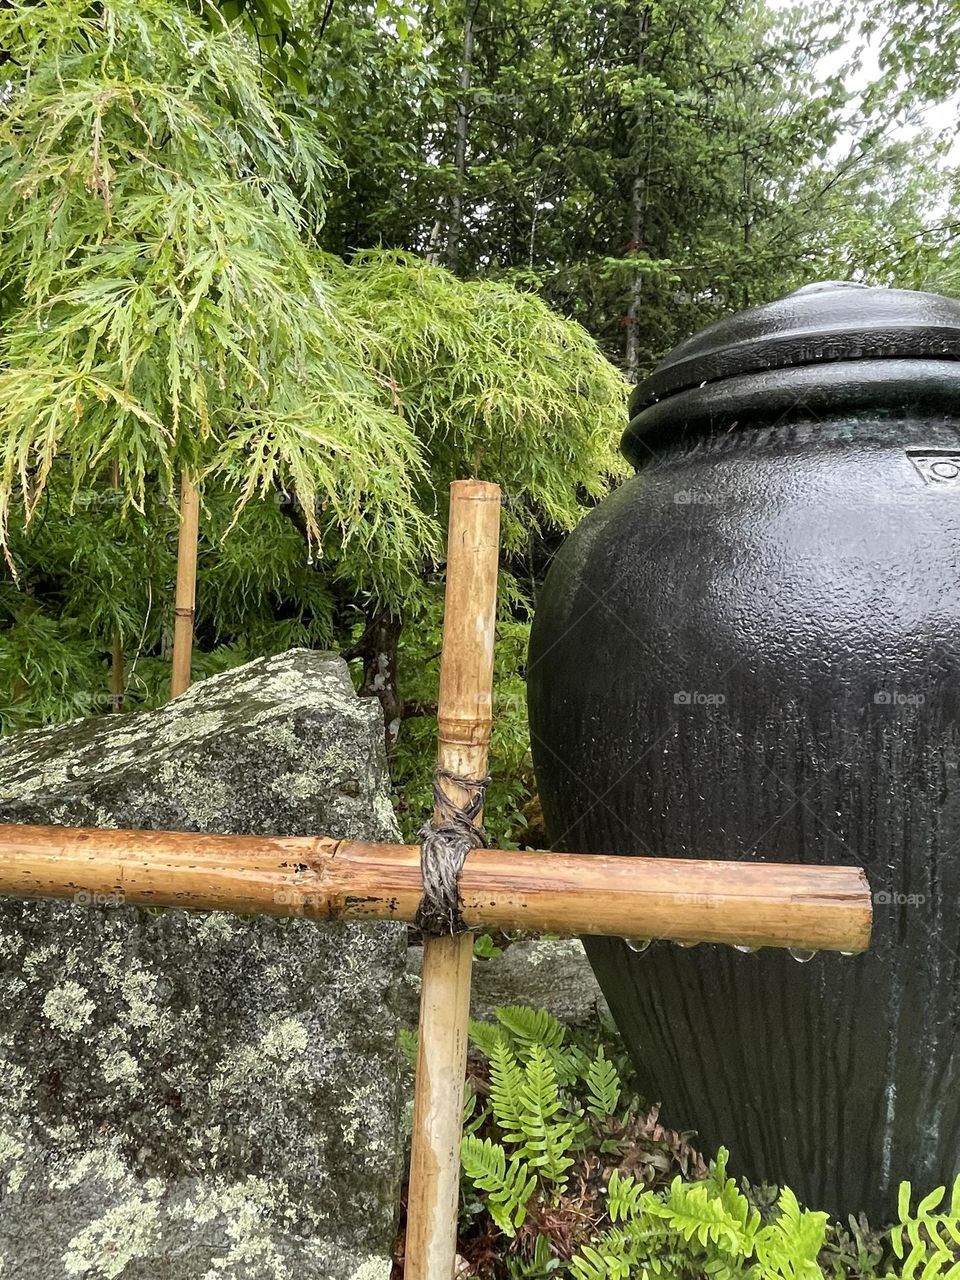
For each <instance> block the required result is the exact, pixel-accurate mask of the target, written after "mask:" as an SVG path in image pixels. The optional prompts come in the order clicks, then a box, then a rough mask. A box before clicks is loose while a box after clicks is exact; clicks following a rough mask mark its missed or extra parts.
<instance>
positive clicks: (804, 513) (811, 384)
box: [529, 284, 960, 1225]
mask: <svg viewBox="0 0 960 1280" xmlns="http://www.w3.org/2000/svg"><path fill="white" fill-rule="evenodd" d="M631 412H632V415H633V416H632V420H631V422H630V424H629V427H628V429H627V431H626V434H625V435H624V438H623V450H624V452H625V454H626V456H627V457H628V459H629V460H630V462H631V463H632V464H633V465H634V467H635V468H636V475H635V476H633V477H632V478H631V479H630V480H628V481H627V482H626V483H625V484H623V485H622V487H621V488H619V489H618V490H617V491H616V492H615V493H614V494H613V495H612V496H611V497H610V498H609V499H608V500H607V501H605V502H604V503H603V504H602V505H601V506H600V507H599V508H598V509H597V510H596V511H594V512H592V513H591V514H590V515H589V516H588V518H587V519H586V520H585V521H584V522H583V524H582V525H581V526H580V527H579V529H577V530H576V532H575V533H574V534H573V535H572V536H571V537H570V539H569V540H568V541H567V542H566V543H565V545H564V546H563V547H562V549H561V551H560V553H559V554H558V555H557V557H556V559H555V562H554V564H553V566H552V568H551V570H550V573H549V575H548V577H547V581H546V583H545V585H544V588H543V592H542V595H541V598H540V601H539V605H538V611H537V616H536V621H535V624H534V629H533V637H532V641H531V649H530V662H529V698H530V718H531V729H532V734H533V747H534V760H535V764H536V772H537V778H538V781H539V787H540V795H541V799H542V803H543V810H544V814H545V817H546V821H547V826H548V830H549V832H550V836H551V839H552V841H553V843H554V846H555V847H557V848H562V849H572V850H583V851H585V852H615V853H623V854H627V853H631V854H644V853H646V854H651V855H657V856H666V857H677V858H690V857H710V858H724V859H730V860H741V861H777V862H780V861H787V862H798V863H817V864H833V863H849V864H859V865H861V866H862V867H863V868H864V869H865V871H866V874H867V877H868V879H869V881H870V885H871V890H872V892H873V896H874V913H875V923H874V935H873V943H872V947H871V950H870V951H869V953H868V954H865V955H863V956H857V957H844V956H840V955H835V954H829V955H828V954H821V955H814V956H812V957H811V956H809V955H802V954H801V955H797V956H796V957H794V956H792V955H791V954H788V953H787V952H784V951H777V950H762V951H759V952H756V953H741V952H739V951H737V950H735V949H734V948H732V947H719V946H712V945H700V946H696V947H693V948H689V949H685V948H681V947H679V946H676V945H674V944H671V943H667V942H663V941H654V942H653V943H652V945H651V946H649V947H648V948H646V949H642V943H641V944H639V946H640V948H641V949H633V948H631V946H630V945H628V943H627V942H625V941H623V940H621V939H617V938H610V939H593V940H587V942H586V946H587V950H588V953H589V956H590V959H591V962H592V964H593V967H594V969H595V970H596V973H597V975H598V977H599V979H600V982H601V984H602V986H603V989H604V992H605V994H606V996H607V999H608V1000H609V1002H610V1006H611V1008H612V1010H613V1013H614V1015H615V1017H616V1019H617V1022H618V1024H619V1026H620V1028H621V1030H622V1032H623V1034H624V1036H625V1038H626V1040H627V1042H628V1044H629V1047H630V1050H631V1053H632V1055H633V1056H634V1058H635V1061H636V1063H637V1066H638V1068H639V1070H640V1073H641V1078H642V1079H643V1080H644V1081H645V1082H646V1086H647V1089H648V1097H649V1099H650V1100H651V1101H652V1100H654V1099H660V1100H662V1102H663V1117H664V1119H665V1121H666V1122H668V1123H670V1124H672V1125H673V1126H675V1127H677V1128H681V1129H695V1130H696V1131H697V1132H698V1133H699V1135H700V1141H701V1144H702V1146H703V1148H704V1150H705V1151H706V1152H707V1153H712V1152H713V1151H715V1149H716V1148H717V1146H718V1145H720V1144H721V1143H722V1144H724V1145H726V1146H727V1147H729V1148H730V1150H731V1168H732V1169H733V1170H734V1171H735V1172H736V1173H737V1174H738V1175H746V1176H747V1177H749V1178H750V1179H751V1180H752V1181H753V1182H764V1181H766V1182H774V1183H779V1184H784V1183H786V1184H788V1185H790V1186H792V1187H793V1189H794V1190H795V1191H796V1192H797V1193H798V1195H799V1196H800V1197H801V1199H803V1200H804V1201H805V1202H806V1203H807V1204H808V1205H809V1206H811V1207H814V1208H824V1209H828V1210H830V1211H832V1212H834V1213H842V1214H847V1213H849V1212H856V1211H860V1210H865V1211H866V1213H867V1214H868V1216H869V1217H870V1220H871V1221H872V1222H874V1223H875V1224H877V1225H879V1224H880V1223H882V1222H884V1221H887V1220H889V1219H890V1218H891V1217H892V1216H893V1215H894V1214H895V1210H896V1192H897V1186H898V1184H899V1182H900V1181H901V1180H902V1179H910V1180H911V1181H912V1182H913V1184H914V1188H915V1190H929V1189H932V1188H933V1187H934V1186H936V1185H938V1184H940V1183H942V1182H949V1181H950V1180H952V1178H953V1176H954V1175H955V1174H956V1172H957V1171H958V1170H960V777H958V746H960V741H958V740H960V304H958V303H956V302H953V301H950V300H948V299H946V298H942V297H938V296H935V295H931V294H924V293H912V292H907V291H902V290H886V289H868V288H863V287H859V286H854V285H842V284H824V285H816V286H812V287H809V288H806V289H801V290H799V291H798V292H796V293H793V294H791V295H790V296H789V297H786V298H783V299H781V300H780V301H778V302H775V303H771V304H769V305H767V306H762V307H758V308H755V309H753V310H751V311H746V312H744V313H742V314H740V315H737V316H734V317H733V318H732V319H729V320H725V321H723V322H721V323H720V324H717V325H714V326H713V327H712V328H709V329H707V330H705V331H704V332H702V333H700V334H698V335H696V336H695V337H693V338H691V339H690V340H689V341H687V342H685V343H683V344H682V345H681V346H680V347H678V348H677V349H676V350H675V351H674V352H673V353H672V354H671V355H670V356H668V357H667V359H666V360H665V361H664V362H663V364H661V365H660V367H659V368H658V369H657V370H656V371H655V372H654V373H653V374H652V376H651V377H650V378H649V379H648V380H647V381H646V382H645V383H643V384H642V385H641V386H640V387H638V388H637V390H636V392H635V393H634V395H633V397H632V400H631Z"/></svg>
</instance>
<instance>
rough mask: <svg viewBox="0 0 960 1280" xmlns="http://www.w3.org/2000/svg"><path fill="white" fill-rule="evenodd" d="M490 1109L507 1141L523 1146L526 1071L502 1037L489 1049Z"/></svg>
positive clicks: (499, 1036)
mask: <svg viewBox="0 0 960 1280" xmlns="http://www.w3.org/2000/svg"><path fill="white" fill-rule="evenodd" d="M490 1106H491V1108H492V1110H493V1118H494V1120H495V1121H496V1123H497V1125H498V1127H499V1128H500V1130H501V1131H502V1133H503V1135H504V1137H505V1138H506V1139H507V1140H508V1141H510V1142H522V1141H523V1137H524V1131H523V1118H522V1117H523V1071H522V1069H521V1067H520V1063H519V1062H518V1061H517V1055H516V1054H515V1053H514V1051H513V1049H512V1048H511V1046H510V1045H509V1044H508V1043H507V1041H506V1039H505V1037H504V1036H503V1035H501V1034H499V1033H498V1034H497V1038H496V1040H495V1041H494V1043H493V1045H492V1046H491V1049H490Z"/></svg>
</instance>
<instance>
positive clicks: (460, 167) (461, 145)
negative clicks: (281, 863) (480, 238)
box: [446, 4, 475, 271]
mask: <svg viewBox="0 0 960 1280" xmlns="http://www.w3.org/2000/svg"><path fill="white" fill-rule="evenodd" d="M474 13H475V7H474V6H472V5H471V4H468V6H467V9H466V11H465V13H464V16H463V60H462V62H461V64H460V97H459V98H458V99H457V125H456V142H455V144H454V150H453V164H454V168H455V169H456V171H457V176H456V185H455V186H454V189H453V194H452V195H451V197H450V218H449V221H448V222H447V254H446V257H447V266H448V268H449V269H450V270H451V271H456V270H457V268H458V266H459V265H460V240H461V235H462V232H463V188H464V183H465V181H466V175H467V126H468V124H469V119H470V107H469V101H468V96H467V95H468V94H469V92H470V82H471V77H472V75H473V19H474Z"/></svg>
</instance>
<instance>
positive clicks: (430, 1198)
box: [405, 480, 500, 1280]
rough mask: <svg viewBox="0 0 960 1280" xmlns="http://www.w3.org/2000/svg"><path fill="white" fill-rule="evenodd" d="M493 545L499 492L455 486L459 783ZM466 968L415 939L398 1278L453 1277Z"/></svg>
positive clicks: (451, 688)
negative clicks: (416, 973) (416, 975)
mask: <svg viewBox="0 0 960 1280" xmlns="http://www.w3.org/2000/svg"><path fill="white" fill-rule="evenodd" d="M499 541H500V490H499V489H498V488H497V486H496V485H495V484H485V483H483V482H482V481H479V480H458V481H455V482H454V483H453V484H452V485H451V486H450V531H449V536H448V544H447V586H446V595H445V600H444V626H443V653H442V656H441V660H440V700H439V710H438V715H437V720H438V727H439V746H438V752H437V758H438V762H439V764H440V767H441V768H443V769H446V770H448V771H449V772H450V773H455V774H457V775H458V776H459V777H461V778H482V777H484V776H485V774H486V771H487V747H488V744H489V741H490V726H491V720H492V687H493V645H494V624H495V621H496V602H497V561H498V554H499ZM444 789H445V790H446V791H447V793H448V794H449V796H450V798H451V799H452V800H453V801H454V802H456V803H459V804H463V803H464V802H465V800H467V799H468V798H469V797H468V796H466V795H465V794H464V793H463V792H462V791H461V790H460V788H458V787H454V786H453V785H452V784H449V783H444ZM472 962H473V935H472V934H469V933H464V934H460V935H459V936H457V937H453V938H450V937H446V938H426V939H425V940H424V946H423V985H422V989H421V996H420V1039H419V1049H418V1055H417V1084H416V1097H415V1099H414V1108H413V1146H412V1152H411V1158H410V1195H409V1200H408V1209H407V1241H406V1251H405V1253H406V1267H405V1276H406V1280H452V1277H453V1273H454V1265H455V1262H456V1251H457V1203H458V1199H459V1192H460V1137H461V1132H462V1124H463V1114H462V1113H463V1080H464V1073H465V1069H466V1061H467V1032H468V1021H469V1015H470V971H471V966H472Z"/></svg>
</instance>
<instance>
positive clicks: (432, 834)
mask: <svg viewBox="0 0 960 1280" xmlns="http://www.w3.org/2000/svg"><path fill="white" fill-rule="evenodd" d="M444 782H448V783H450V785H451V786H454V787H457V788H458V790H460V791H463V792H465V793H466V794H467V796H468V797H469V799H468V800H467V801H466V803H465V804H464V805H463V806H460V805H458V804H457V803H456V802H455V801H453V800H451V799H450V797H449V795H448V794H447V792H446V791H445V790H444V787H443V785H442V784H443V783H444ZM489 785H490V777H489V775H487V777H485V778H462V777H460V775H459V774H456V773H451V772H450V771H449V770H448V769H443V768H441V766H440V765H437V768H436V769H435V771H434V774H433V796H434V803H435V807H436V812H437V814H438V815H439V816H438V817H437V818H435V819H434V820H433V821H432V822H427V823H425V824H424V825H423V826H422V827H421V828H420V832H419V834H420V874H421V877H422V879H423V897H422V899H421V900H420V906H419V908H418V909H417V921H416V922H417V927H418V928H419V929H421V930H422V932H423V933H428V934H435V935H441V934H451V935H453V934H458V933H466V932H468V930H467V926H466V925H465V924H464V921H463V914H462V911H461V908H462V906H463V901H462V899H461V897H460V872H461V871H462V870H463V864H464V862H465V861H466V858H467V854H468V853H470V852H471V850H473V849H482V848H486V846H487V839H486V836H485V835H484V833H483V830H482V828H481V827H479V826H478V825H477V819H478V818H479V816H480V814H481V813H482V812H483V801H484V798H485V796H486V793H487V787H488V786H489Z"/></svg>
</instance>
